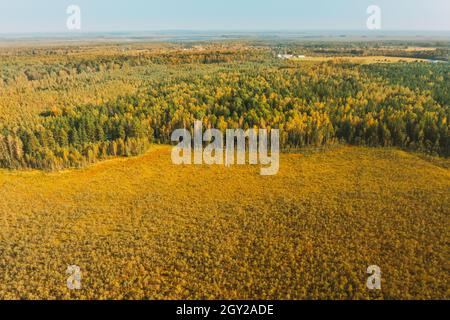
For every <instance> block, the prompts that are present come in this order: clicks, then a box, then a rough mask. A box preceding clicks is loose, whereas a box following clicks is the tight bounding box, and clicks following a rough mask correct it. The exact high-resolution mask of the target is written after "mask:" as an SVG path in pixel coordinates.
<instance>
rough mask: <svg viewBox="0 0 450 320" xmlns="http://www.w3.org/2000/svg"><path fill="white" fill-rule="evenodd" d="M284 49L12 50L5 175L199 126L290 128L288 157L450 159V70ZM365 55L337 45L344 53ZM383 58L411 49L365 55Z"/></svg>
mask: <svg viewBox="0 0 450 320" xmlns="http://www.w3.org/2000/svg"><path fill="white" fill-rule="evenodd" d="M276 50H277V47H273V48H264V47H260V46H256V45H254V46H249V45H246V46H243V45H237V44H234V45H228V46H224V45H222V46H217V45H209V46H208V45H204V46H201V45H199V46H190V47H185V48H178V47H170V46H169V45H166V46H162V47H159V46H151V47H144V48H135V47H131V48H130V47H124V46H112V47H111V48H109V47H95V48H89V47H87V48H84V49H78V50H77V49H75V48H70V47H67V48H40V49H33V50H31V49H22V50H20V49H17V50H15V51H11V49H9V51H8V50H6V49H4V50H3V52H0V56H1V57H2V60H1V63H0V67H1V69H0V70H1V77H0V90H1V91H0V119H1V123H0V167H3V168H36V169H44V170H58V169H64V168H69V167H81V166H85V165H87V164H89V163H94V162H96V161H98V160H101V159H106V158H109V157H114V156H135V155H139V154H143V153H144V152H145V151H146V150H147V149H148V147H149V146H150V145H151V144H154V143H158V144H169V143H170V135H171V133H172V132H173V130H175V129H179V128H191V127H192V125H193V122H194V121H195V120H201V121H203V124H204V128H218V129H220V130H223V131H224V130H226V129H227V128H243V129H248V128H264V129H269V130H270V129H271V128H276V129H280V132H281V141H280V143H281V147H282V149H283V150H285V151H289V150H295V149H298V148H303V147H306V146H323V145H328V144H334V143H346V144H351V145H358V146H370V147H398V148H402V149H405V150H410V151H417V152H421V153H425V154H430V155H434V156H443V157H448V156H449V155H450V123H449V119H450V108H449V106H450V90H449V83H450V81H449V80H450V79H449V77H450V68H449V65H448V63H445V62H442V63H432V62H423V61H421V62H400V63H389V64H387V63H386V64H382V63H374V64H364V65H363V64H358V63H352V62H351V61H345V60H336V61H335V60H331V61H324V62H319V63H308V62H306V61H305V62H302V61H297V60H280V59H277V58H276V55H275V53H276ZM290 50H293V51H292V52H311V50H312V49H311V48H307V47H305V48H297V49H290ZM302 50H303V51H302ZM314 50H315V52H316V54H317V53H318V52H319V53H322V54H323V53H324V52H329V51H330V49H329V48H325V49H324V48H322V49H314ZM349 50H350V51H349ZM354 50H355V49H352V48H350V49H349V48H334V51H333V52H334V53H332V55H334V54H336V53H339V52H341V54H342V56H344V57H345V56H346V55H348V54H358V52H356V51H354ZM377 50H378V51H379V52H378V53H377V54H380V52H381V53H383V54H386V51H391V52H394V53H395V52H397V51H398V50H400V49H396V50H397V51H396V50H392V49H389V50H388V49H386V48H385V49H380V48H377V47H376V48H370V49H365V51H364V52H366V54H370V53H371V52H373V51H377ZM349 52H350V53H349ZM406 52H408V55H412V53H411V51H406ZM412 52H415V51H412ZM436 52H437V53H436ZM443 52H444V53H445V52H447V56H448V50H447V51H445V49H436V50H435V52H434V54H435V55H440V56H442V53H443ZM62 53H63V54H62ZM424 54H427V55H428V56H432V54H430V53H429V50H425V51H424V52H422V53H421V52H420V51H419V52H418V53H417V52H416V53H415V57H422V56H423V55H424ZM394 55H395V54H394ZM444 55H445V54H444ZM80 88H81V89H80ZM68 95H69V97H68Z"/></svg>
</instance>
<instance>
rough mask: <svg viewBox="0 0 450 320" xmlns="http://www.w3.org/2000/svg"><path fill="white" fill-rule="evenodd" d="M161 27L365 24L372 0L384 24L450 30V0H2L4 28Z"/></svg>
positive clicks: (335, 26) (336, 26) (0, 11)
mask: <svg viewBox="0 0 450 320" xmlns="http://www.w3.org/2000/svg"><path fill="white" fill-rule="evenodd" d="M69 5H78V6H79V7H80V9H81V31H82V32H112V31H157V30H211V31H212V30H224V31H225V30H230V31H236V30H248V31H269V30H280V31H281V30H295V31H301V30H305V31H307V30H365V29H366V21H367V19H368V17H369V15H368V14H367V13H366V10H367V7H368V6H369V5H378V6H379V7H380V9H381V19H382V20H381V22H382V30H386V31H393V30H399V31H450V0H126V1H125V0H0V34H5V33H30V32H68V29H67V27H66V21H67V18H68V17H69V15H68V14H67V13H66V10H67V7H68V6H69Z"/></svg>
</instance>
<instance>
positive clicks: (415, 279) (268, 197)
mask: <svg viewBox="0 0 450 320" xmlns="http://www.w3.org/2000/svg"><path fill="white" fill-rule="evenodd" d="M445 162H447V161H445ZM447 168H448V167H447ZM447 168H445V167H444V166H440V165H436V164H435V163H433V162H429V161H426V160H423V159H420V158H418V157H416V156H415V155H411V154H408V153H405V152H402V151H397V150H389V149H388V150H385V149H368V148H356V147H337V148H334V149H331V150H328V151H325V152H321V153H312V154H304V155H303V156H299V155H294V154H292V155H283V156H282V158H281V169H280V173H279V174H278V175H277V176H273V177H263V176H260V175H259V167H247V166H239V167H232V168H225V167H221V166H212V167H208V166H200V167H198V166H181V167H177V166H175V165H172V164H171V161H170V149H169V148H168V147H155V148H154V149H153V150H152V151H150V152H149V153H148V154H146V155H145V156H142V157H138V158H131V159H116V160H110V161H106V162H103V163H100V164H97V165H95V166H92V167H90V168H87V169H83V170H73V171H66V172H60V173H43V172H34V171H32V172H13V171H0V194H1V199H2V200H1V201H0V234H1V237H0V240H1V242H0V270H1V272H0V298H8V299H10V298H31V299H36V298H100V299H104V298H126V299H131V298H147V299H162V298H169V299H175V298H177V299H181V298H190V299H192V298H216V299H220V298H228V299H236V298H239V299H248V298H250V299H255V298H259V299H266V298H268V299H288V298H290V299H305V298H308V299H310V298H312V299H315V298H338V299H344V298H354V299H365V298H374V299H375V298H406V299H409V298H443V299H448V298H449V295H448V281H449V277H448V269H446V267H447V266H448V264H447V263H448V256H447V254H448V243H449V237H448V222H449V220H448V217H449V213H450V212H449V207H450V206H449V204H450V171H449V169H447ZM373 264H375V265H378V266H380V267H381V270H382V276H383V282H382V291H381V292H369V291H368V290H367V289H366V285H365V283H366V279H367V276H368V275H367V274H366V269H367V267H368V266H369V265H373ZM68 265H78V266H80V267H81V271H82V289H81V290H80V291H70V290H69V289H68V288H67V287H66V278H67V275H66V274H65V271H66V269H67V266H68Z"/></svg>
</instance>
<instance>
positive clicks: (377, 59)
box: [293, 56, 427, 64]
mask: <svg viewBox="0 0 450 320" xmlns="http://www.w3.org/2000/svg"><path fill="white" fill-rule="evenodd" d="M293 60H294V61H311V62H328V61H334V62H350V63H359V64H373V63H399V62H427V60H426V59H418V58H408V57H389V56H356V57H350V56H348V57H347V56H342V57H305V58H296V59H293Z"/></svg>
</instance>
